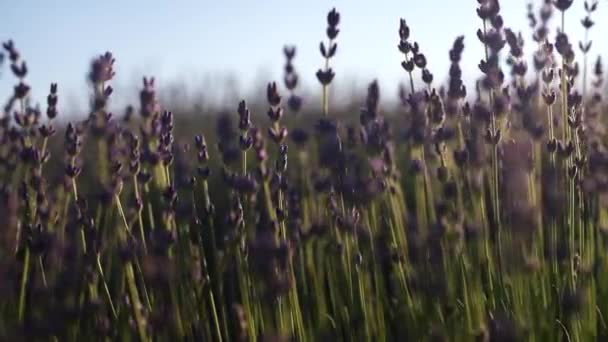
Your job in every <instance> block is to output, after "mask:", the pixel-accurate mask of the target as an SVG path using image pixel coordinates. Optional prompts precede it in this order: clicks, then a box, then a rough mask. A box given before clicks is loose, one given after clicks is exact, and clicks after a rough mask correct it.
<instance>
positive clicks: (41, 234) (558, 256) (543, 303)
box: [0, 0, 608, 342]
mask: <svg viewBox="0 0 608 342" xmlns="http://www.w3.org/2000/svg"><path fill="white" fill-rule="evenodd" d="M504 1H506V0H504ZM504 1H503V2H504ZM602 5H604V4H602V3H600V2H598V1H597V0H585V1H582V0H576V1H574V0H539V1H536V2H532V3H531V4H530V6H529V7H528V12H527V16H528V24H529V25H528V27H517V28H511V27H510V26H509V23H508V22H506V20H504V19H503V16H502V15H501V6H500V4H499V1H498V0H477V1H476V2H475V1H468V2H463V6H468V7H470V11H471V12H472V13H474V11H475V10H476V15H477V20H478V24H477V26H478V28H479V29H478V30H477V32H476V33H475V32H462V34H463V35H462V36H454V37H453V38H454V39H453V45H452V47H451V48H450V49H449V51H445V54H444V55H441V56H440V58H444V59H445V60H448V61H449V63H450V64H449V65H450V67H449V72H448V75H438V74H437V75H435V74H433V69H432V68H433V65H431V63H429V62H428V59H427V57H429V56H428V55H426V53H427V52H425V49H424V46H425V42H424V41H417V35H418V34H419V33H418V32H420V31H422V30H424V29H425V28H419V27H414V26H412V27H410V26H409V25H408V23H409V21H408V18H407V17H405V18H404V19H400V18H399V17H398V14H396V17H395V18H391V20H393V22H394V31H393V32H394V49H395V50H398V51H399V52H400V58H399V59H391V58H388V57H386V56H383V55H378V56H377V58H378V63H383V64H391V65H393V64H394V65H395V70H396V71H395V72H399V73H400V74H401V76H402V80H403V85H402V86H401V88H400V89H399V96H398V100H399V103H398V105H397V106H393V107H391V106H382V101H383V99H384V95H383V94H385V93H388V92H394V89H390V90H389V89H381V87H380V83H379V82H377V81H374V80H369V81H370V82H369V84H368V86H367V88H366V89H362V91H366V94H365V95H363V96H361V97H360V98H351V99H350V103H349V105H348V106H342V105H337V104H336V101H335V96H336V94H337V93H339V92H340V90H339V89H337V88H338V87H336V82H335V78H336V74H338V73H340V63H338V62H337V61H336V57H337V56H339V55H340V53H341V49H340V47H341V45H340V43H341V41H340V39H341V36H342V35H344V34H345V33H346V32H342V31H341V28H342V26H341V20H342V19H344V18H342V17H341V14H340V9H339V8H333V9H330V10H329V11H328V12H325V13H324V12H323V11H325V10H326V9H325V8H323V9H319V16H318V21H317V22H316V23H311V25H317V26H323V29H324V32H325V36H319V37H318V39H319V41H320V45H319V51H318V55H317V58H318V65H319V69H318V71H317V72H316V75H314V76H315V77H316V81H318V82H317V84H316V85H315V86H316V87H318V90H319V92H318V94H319V95H318V96H310V97H307V96H306V92H304V91H303V90H302V86H301V83H302V82H301V77H302V75H301V74H300V72H301V71H300V69H299V68H298V61H299V59H298V58H299V56H300V55H299V54H298V53H299V52H300V50H299V49H298V47H297V45H285V46H284V48H283V55H284V56H283V57H284V65H283V66H282V67H283V69H282V70H281V73H282V79H277V80H272V79H269V80H267V82H268V83H267V86H266V87H265V88H264V89H259V90H260V91H259V94H265V97H264V96H262V97H260V98H259V99H257V101H256V102H255V103H250V102H251V101H245V100H243V99H242V98H239V97H236V98H233V99H231V100H229V101H228V103H222V107H223V108H230V110H228V111H226V110H219V109H218V110H215V111H214V110H208V109H207V110H205V113H203V112H202V110H201V111H200V112H198V111H197V110H195V109H190V110H187V111H183V110H181V111H179V113H178V111H177V110H174V109H173V108H171V104H170V103H169V104H167V103H163V101H161V100H160V99H161V94H159V91H157V89H159V87H158V86H157V84H156V83H157V80H156V79H155V78H154V77H151V76H146V77H143V82H142V83H141V86H140V89H139V102H138V103H137V102H136V103H133V104H132V105H129V106H128V107H127V108H126V109H125V110H124V111H114V110H111V108H113V107H112V105H113V102H112V101H113V99H114V98H116V97H117V96H120V94H117V91H116V90H114V89H113V81H114V79H115V75H116V74H117V73H120V72H123V70H121V61H120V58H116V59H115V56H114V55H113V54H112V53H111V52H103V53H101V54H100V55H98V56H92V57H93V59H92V61H91V63H90V70H88V72H87V74H86V78H87V81H88V85H89V89H88V91H89V93H90V94H91V96H90V98H89V99H87V101H88V102H87V103H88V104H89V107H88V109H87V113H86V114H85V115H81V116H63V113H65V112H68V111H69V108H62V107H61V106H60V101H59V98H60V97H61V96H63V94H62V85H61V84H57V83H51V82H54V81H53V80H50V81H49V86H48V89H37V91H38V92H47V94H48V95H47V96H46V101H45V102H43V103H41V104H40V105H37V104H36V103H35V102H34V101H33V100H32V97H31V94H32V91H33V89H31V87H30V83H29V81H28V77H31V75H30V74H29V73H28V64H27V61H28V56H27V55H26V54H22V53H21V50H20V48H19V47H20V45H19V44H20V42H19V41H12V40H6V41H5V42H3V44H2V46H3V52H2V55H1V56H2V58H1V59H0V60H1V61H3V63H2V73H1V77H0V82H2V83H7V82H8V83H11V84H13V85H14V87H11V88H10V89H11V90H12V93H8V94H2V95H3V96H4V98H6V105H5V106H3V107H2V113H1V117H0V294H1V296H0V340H3V341H433V342H435V341H480V342H481V341H488V342H497V341H538V342H541V341H543V342H544V341H569V342H573V341H607V340H608V196H607V195H608V134H607V132H606V124H607V118H608V116H607V115H606V113H607V112H608V106H607V104H608V102H607V101H606V100H605V95H606V89H608V88H606V84H605V83H604V65H603V64H602V57H601V56H600V55H599V54H598V53H597V52H596V51H595V50H594V49H595V48H596V45H595V44H597V45H601V44H603V43H604V44H605V37H604V36H603V32H599V31H598V32H595V31H594V30H593V29H594V26H595V20H598V21H599V20H600V19H601V18H602V15H604V14H603V12H602V11H603V10H604V11H605V10H607V9H608V8H606V6H602ZM575 6H578V7H581V8H584V13H585V15H584V16H583V17H582V18H575V19H576V20H577V25H578V26H579V28H577V32H578V31H579V29H580V27H581V26H582V30H583V31H584V32H585V34H584V36H582V37H578V36H574V35H572V34H570V32H571V31H570V30H573V29H572V28H571V26H566V24H565V22H566V21H565V20H566V18H569V16H571V13H572V8H574V7H575ZM524 15H526V12H525V6H522V16H524ZM604 20H605V19H604ZM592 38H595V40H594V39H592ZM218 39H221V37H220V38H218ZM595 41H597V43H596V42H595ZM524 42H525V44H524ZM296 43H297V42H296ZM474 45H477V46H481V47H482V48H483V50H482V51H483V54H482V55H480V56H477V57H476V59H473V60H465V59H464V58H462V56H463V52H464V51H465V49H467V48H468V47H469V46H474ZM76 48H77V46H76ZM99 48H100V52H102V51H105V49H111V47H104V46H100V47H99ZM277 51H279V50H277ZM277 51H275V52H277ZM268 53H272V52H268ZM344 58H348V56H344ZM471 65H472V66H473V68H475V70H477V71H476V74H475V75H463V70H470V69H471V68H467V67H470V66H471ZM272 67H275V68H276V67H279V68H280V67H281V66H272ZM153 73H154V70H150V74H153ZM466 78H474V79H475V80H476V82H475V83H474V84H473V85H469V84H468V83H467V82H466ZM388 107H390V108H391V110H385V109H386V108H388ZM353 108H355V109H354V110H353Z"/></svg>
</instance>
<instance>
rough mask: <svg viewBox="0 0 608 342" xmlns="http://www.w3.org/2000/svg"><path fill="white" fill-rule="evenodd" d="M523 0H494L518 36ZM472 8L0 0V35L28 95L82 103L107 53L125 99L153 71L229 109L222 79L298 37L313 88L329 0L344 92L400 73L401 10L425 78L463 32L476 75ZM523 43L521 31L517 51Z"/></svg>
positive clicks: (299, 64) (252, 70)
mask: <svg viewBox="0 0 608 342" xmlns="http://www.w3.org/2000/svg"><path fill="white" fill-rule="evenodd" d="M540 2H541V0H536V1H535V4H536V5H537V6H538V5H540ZM600 2H601V3H600V6H599V9H598V11H597V12H596V13H595V18H594V19H595V21H596V22H597V25H596V26H595V27H594V28H593V31H592V33H591V37H592V38H594V46H593V48H592V54H593V55H594V56H595V55H597V54H598V53H601V54H603V55H606V54H607V53H608V44H607V41H606V39H605V37H604V39H600V36H601V35H600V33H601V32H608V20H607V19H608V16H607V14H606V13H607V12H608V0H600ZM527 3H528V0H502V1H501V5H502V8H503V9H502V14H503V17H504V19H505V25H506V26H507V27H513V28H514V29H515V30H516V31H520V30H521V31H522V32H523V33H524V37H526V38H529V37H530V35H531V33H530V30H529V29H528V26H527V19H526V4H527ZM476 5H477V2H476V1H475V0H400V1H393V0H391V1H371V0H367V1H363V0H338V1H321V0H308V1H287V0H282V1H279V0H238V1H237V0H221V1H208V0H198V1H195V0H173V1H169V0H165V1H161V0H146V1H143V0H123V1H116V0H104V1H93V0H88V1H87V0H84V1H68V0H41V1H28V0H22V1H17V0H0V13H2V19H1V21H0V40H2V41H5V40H7V39H9V38H10V39H13V40H14V41H15V43H16V45H17V47H18V48H19V50H20V51H21V52H22V55H23V56H24V57H25V58H26V60H27V62H28V66H29V69H30V75H29V77H28V80H29V82H30V83H31V85H32V86H33V96H34V100H35V101H42V100H43V99H44V96H45V94H46V92H47V91H48V84H49V83H50V82H58V83H59V87H60V99H61V102H60V106H61V105H63V106H67V105H68V104H80V105H83V104H84V103H85V102H86V94H87V84H86V81H85V74H86V71H87V68H88V66H89V62H90V60H91V58H92V57H93V56H95V55H98V54H100V53H103V52H104V51H106V50H109V51H111V52H113V53H114V55H115V56H116V59H117V63H116V72H117V77H116V80H115V81H114V82H113V85H114V87H115V88H116V90H117V96H120V97H121V98H122V99H123V101H124V99H129V100H132V99H135V95H136V94H137V87H138V86H139V80H140V78H141V77H142V76H143V75H155V76H156V77H157V82H158V83H159V84H160V85H168V84H175V83H176V82H179V83H184V84H187V85H190V87H189V89H190V92H191V94H194V95H196V94H198V93H205V94H207V95H208V96H209V97H214V98H216V99H219V100H218V101H223V102H225V103H226V105H227V106H229V107H233V103H236V102H237V100H238V99H232V98H230V97H231V94H224V93H223V92H222V90H223V89H224V88H225V87H224V86H223V85H224V84H226V83H225V82H231V79H232V81H234V82H236V85H237V86H238V88H237V89H240V91H242V92H245V91H246V90H249V89H250V88H251V86H253V85H260V84H263V83H264V82H267V81H271V80H280V79H281V74H282V66H283V63H284V60H283V55H282V52H281V51H282V46H283V45H284V44H295V45H297V47H298V53H297V56H296V59H295V66H296V69H297V71H298V72H299V74H300V76H301V78H302V79H303V82H304V83H305V86H307V87H308V88H312V89H315V88H314V87H316V86H317V83H316V80H315V77H314V74H315V72H316V70H317V69H318V67H319V66H320V65H321V63H322V59H321V56H320V54H319V51H318V44H319V42H320V40H322V39H323V38H324V30H325V26H326V22H325V16H326V13H327V11H328V10H329V9H330V8H331V7H334V6H335V7H336V8H337V9H338V11H339V12H340V13H341V22H340V29H341V32H340V35H339V37H338V44H339V46H338V53H337V56H336V58H335V60H334V61H333V66H334V69H335V71H336V73H337V76H336V86H337V87H339V88H340V89H342V90H343V91H345V92H348V91H351V90H352V89H353V88H356V89H359V88H360V89H364V87H365V84H366V83H367V82H369V81H371V80H372V79H374V78H378V79H379V81H380V84H381V87H382V90H383V94H384V97H385V98H390V97H394V95H395V94H396V90H397V85H398V84H399V82H402V81H403V80H404V79H405V75H404V72H403V70H402V69H401V67H400V61H401V55H400V53H399V52H398V51H397V48H396V45H397V41H398V35H397V28H398V23H399V18H400V17H403V18H405V19H406V20H407V22H408V24H409V26H410V28H411V31H412V37H413V39H415V40H416V41H418V42H419V43H420V46H421V49H422V50H423V51H424V52H425V54H426V55H427V59H428V61H429V67H430V69H431V71H432V72H433V73H434V74H435V77H436V80H438V81H440V80H443V79H444V76H445V75H446V73H447V69H448V50H449V48H450V46H451V44H452V41H453V39H454V38H455V37H456V36H457V35H460V34H464V35H465V36H466V39H465V46H466V48H465V53H464V56H463V58H464V63H463V69H464V73H465V79H467V80H469V81H471V80H473V79H475V78H476V77H477V76H478V74H479V71H478V70H477V67H476V65H477V63H478V61H479V59H480V58H481V57H482V46H481V44H480V43H479V41H478V40H477V38H476V37H475V32H476V30H477V28H478V27H479V26H480V20H479V19H478V18H477V16H476V13H475V8H476ZM582 17H583V0H575V1H574V5H573V8H572V9H571V10H570V11H568V12H567V20H566V26H567V31H568V32H571V33H573V34H575V35H576V36H577V40H578V38H579V37H580V38H582V37H583V35H582V29H581V25H580V19H581V18H582ZM602 19H603V20H602ZM553 32H554V31H553ZM551 37H554V33H552V35H551ZM532 49H533V44H532V41H531V40H528V41H527V45H526V52H527V53H529V52H531V50H532ZM577 51H578V49H577ZM607 61H608V60H607ZM607 64H608V63H607ZM227 75H231V77H227ZM13 84H14V78H13V77H12V76H11V75H10V73H9V70H8V69H7V68H6V67H5V68H4V70H3V72H2V76H1V78H0V94H2V96H5V97H6V96H7V95H8V92H9V91H11V87H12V86H13ZM249 93H250V92H249ZM260 94H262V92H261V91H260ZM1 100H2V101H4V99H1ZM83 108H84V107H83Z"/></svg>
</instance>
